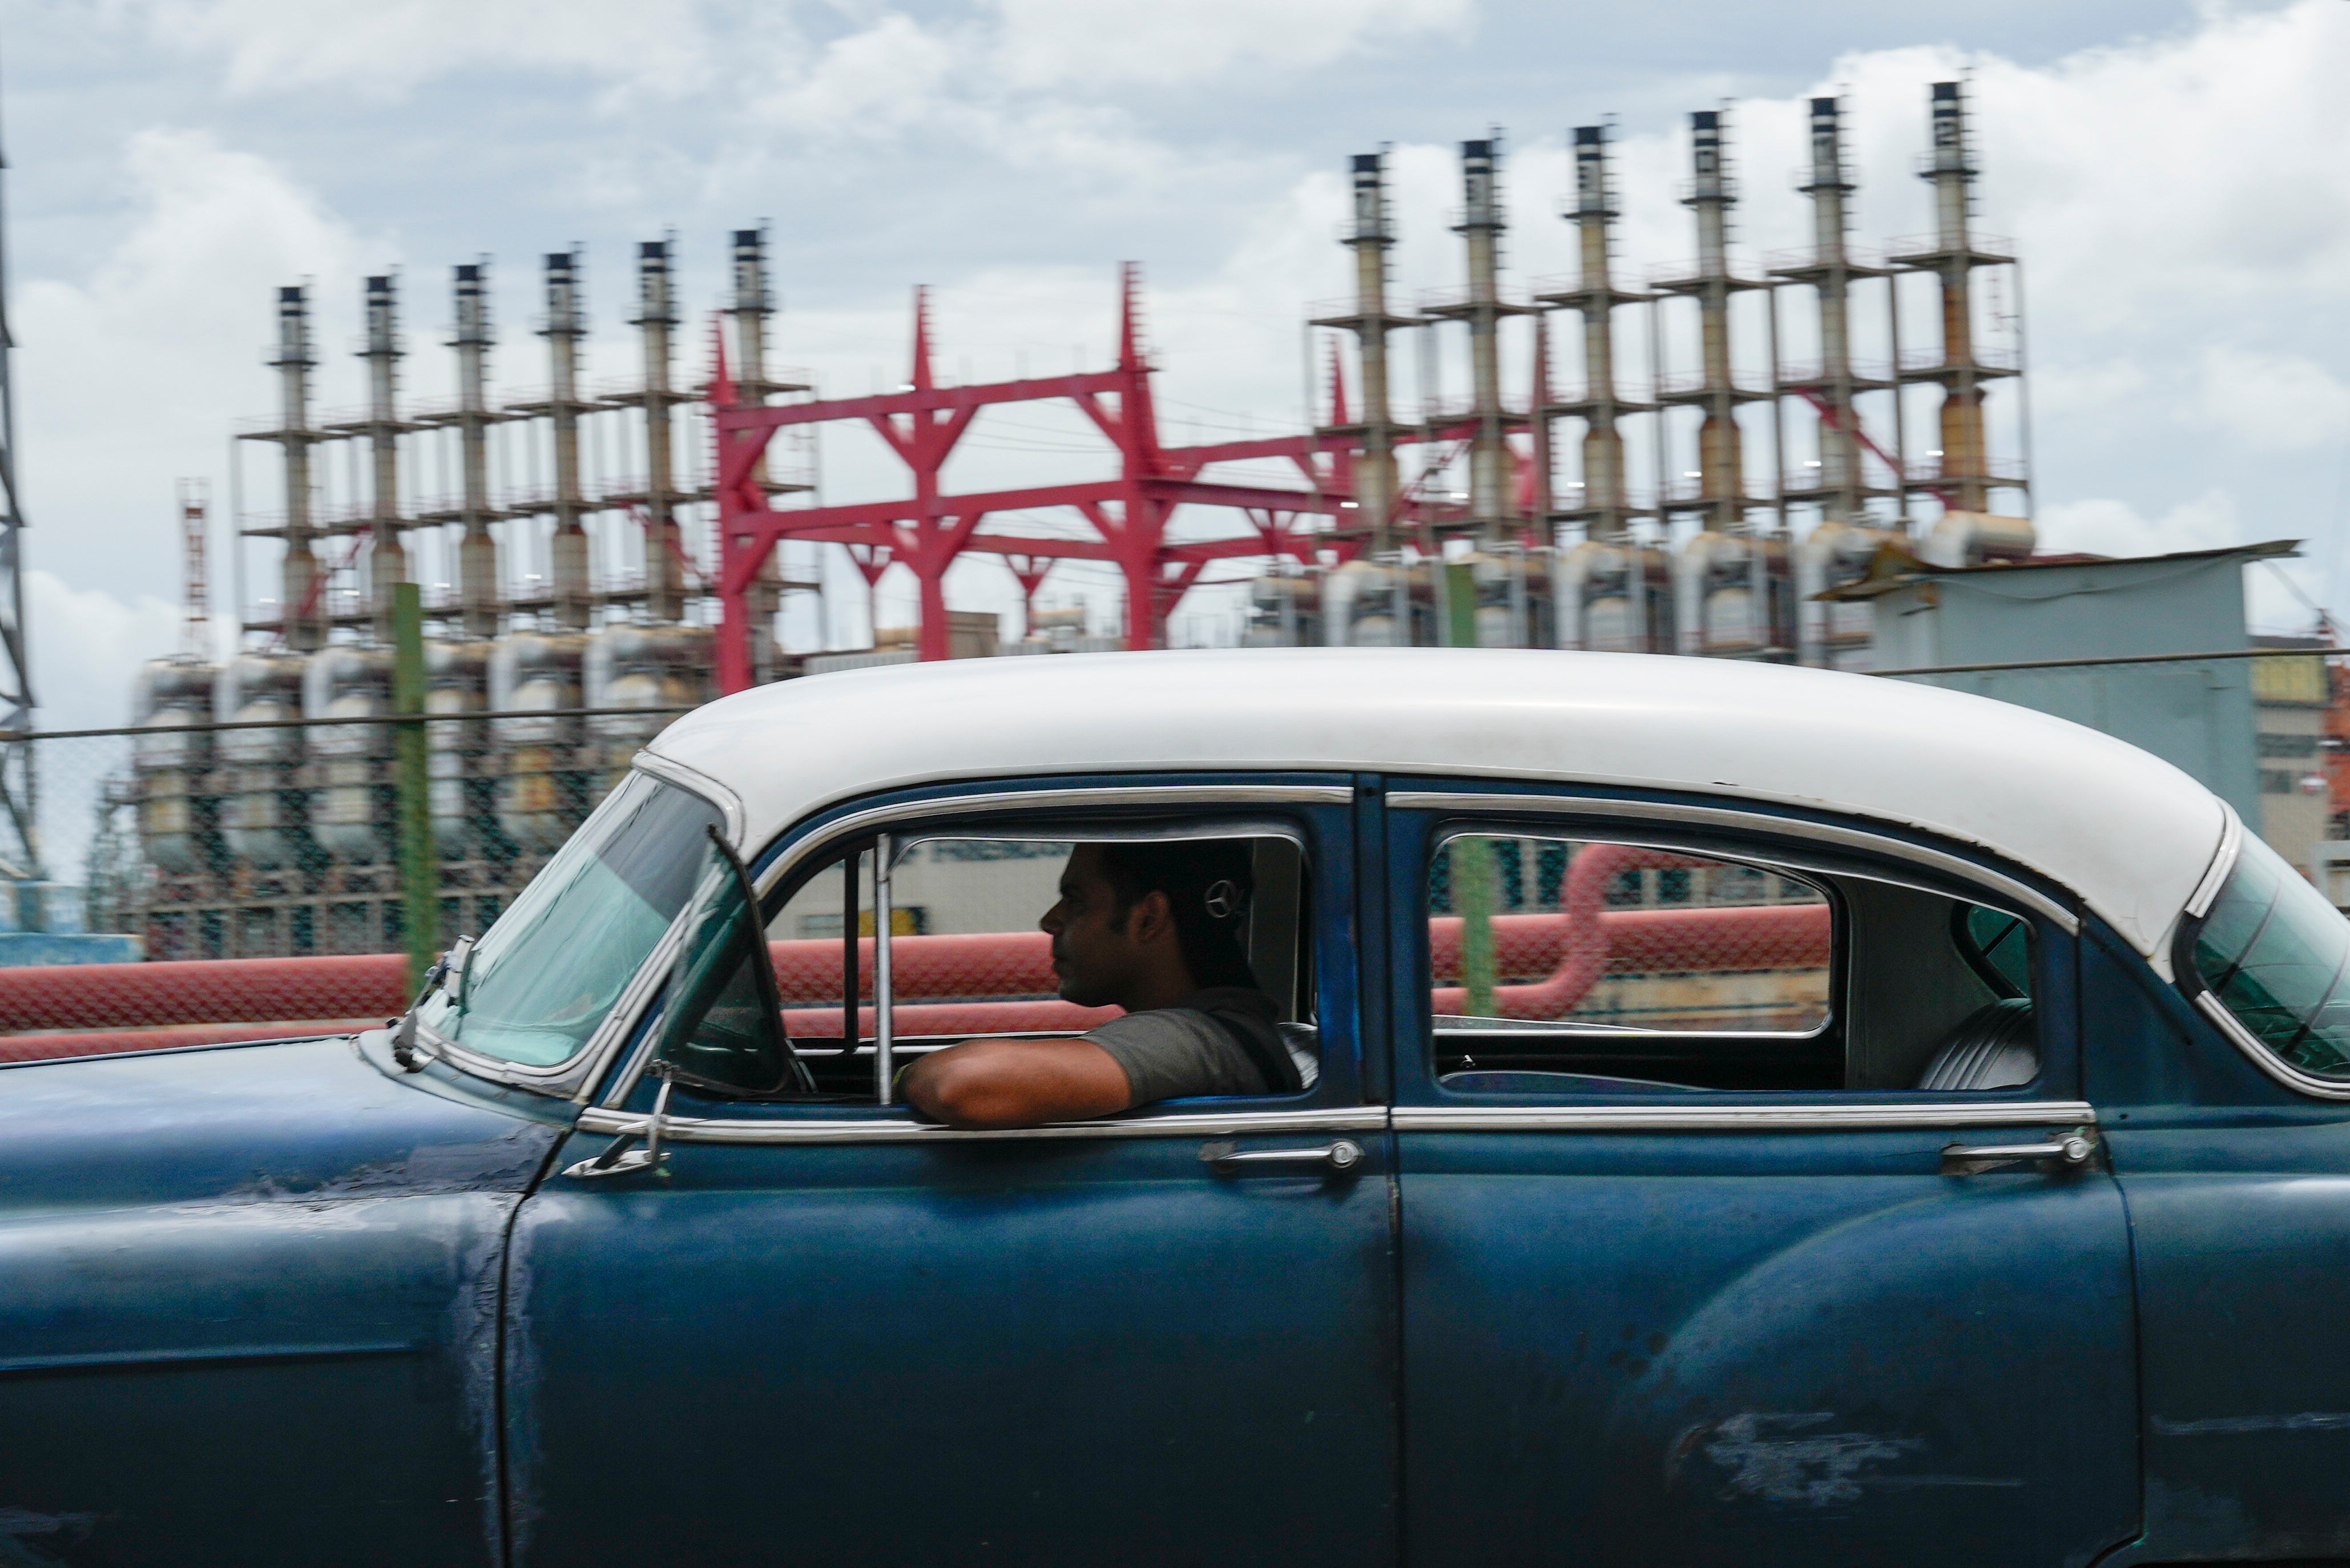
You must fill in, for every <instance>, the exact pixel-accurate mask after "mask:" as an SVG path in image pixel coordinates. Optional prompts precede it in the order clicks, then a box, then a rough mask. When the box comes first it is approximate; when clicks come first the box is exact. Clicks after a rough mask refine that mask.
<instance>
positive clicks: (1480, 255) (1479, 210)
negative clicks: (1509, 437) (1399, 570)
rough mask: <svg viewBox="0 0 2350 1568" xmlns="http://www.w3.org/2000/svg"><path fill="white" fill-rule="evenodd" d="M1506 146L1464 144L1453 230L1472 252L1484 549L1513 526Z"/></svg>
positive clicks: (1475, 455) (1477, 495)
mask: <svg viewBox="0 0 2350 1568" xmlns="http://www.w3.org/2000/svg"><path fill="white" fill-rule="evenodd" d="M1501 176H1502V143H1501V139H1500V137H1499V136H1498V135H1496V136H1494V137H1493V138H1492V139H1491V140H1483V141H1464V142H1462V143H1461V191H1462V195H1463V198H1464V199H1463V202H1462V205H1461V223H1460V225H1459V227H1458V229H1457V230H1456V232H1457V233H1458V234H1461V236H1462V237H1463V238H1464V239H1465V240H1466V241H1467V242H1468V248H1469V309H1468V310H1467V311H1466V312H1465V313H1464V314H1465V315H1466V316H1467V318H1468V322H1469V363H1470V386H1471V394H1472V396H1473V398H1474V400H1475V415H1476V421H1477V433H1476V435H1475V436H1474V437H1473V438H1472V439H1471V442H1470V447H1469V513H1470V516H1471V518H1472V519H1473V520H1474V521H1475V523H1476V524H1477V532H1478V536H1479V540H1480V543H1481V544H1482V545H1488V546H1490V545H1495V544H1498V543H1500V542H1501V537H1502V534H1503V530H1504V529H1505V528H1506V527H1507V526H1508V523H1509V508H1510V467H1509V462H1510V452H1509V444H1508V442H1507V441H1505V440H1504V439H1503V430H1502V355H1501V317H1502V310H1501V242H1502V230H1503V226H1504V223H1503V216H1502V192H1501Z"/></svg>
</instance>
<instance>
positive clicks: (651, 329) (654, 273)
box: [630, 240, 685, 624]
mask: <svg viewBox="0 0 2350 1568" xmlns="http://www.w3.org/2000/svg"><path fill="white" fill-rule="evenodd" d="M669 250H670V242H669V241H667V240H647V241H645V242H644V243H643V244H639V246H638V247H637V314H636V315H635V316H634V317H631V318H630V319H631V323H632V325H634V326H635V327H638V328H639V330H640V331H641V332H642V333H643V336H644V356H645V385H644V404H645V521H646V525H645V610H646V613H647V615H648V616H649V617H650V618H651V619H653V620H655V621H658V622H661V623H664V624H666V623H669V622H672V621H676V620H679V619H681V618H683V617H684V615H685V564H684V541H683V540H682V539H681V537H680V536H679V534H678V526H677V514H676V502H677V494H676V483H675V480H674V478H673V477H672V473H671V464H672V458H673V446H672V437H673V432H672V431H671V426H670V410H671V407H672V406H673V405H674V403H675V401H676V395H675V394H674V393H673V392H671V389H670V361H671V334H672V331H673V329H674V328H675V327H676V326H677V306H676V302H675V300H674V299H673V298H672V296H671V286H670V270H669V265H670V255H669Z"/></svg>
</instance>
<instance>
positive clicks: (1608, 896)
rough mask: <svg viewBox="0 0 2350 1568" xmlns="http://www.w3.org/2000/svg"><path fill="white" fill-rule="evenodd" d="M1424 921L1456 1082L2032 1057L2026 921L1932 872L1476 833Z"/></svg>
mask: <svg viewBox="0 0 2350 1568" xmlns="http://www.w3.org/2000/svg"><path fill="white" fill-rule="evenodd" d="M1586 857H1588V858H1586ZM1578 863H1580V864H1582V865H1583V866H1585V867H1586V868H1589V867H1597V874H1596V877H1581V876H1579V874H1578V873H1577V872H1576V871H1575V867H1576V866H1577V864H1578ZM1472 882H1473V884H1474V885H1473V886H1472V885H1471V884H1472ZM1489 884H1491V886H1489ZM1595 884H1596V886H1597V888H1598V891H1597V893H1596V896H1595V893H1594V887H1595ZM1477 924H1482V926H1483V927H1484V928H1485V929H1488V930H1489V931H1490V932H1491V933H1492V934H1491V935H1490V936H1486V937H1484V938H1482V952H1483V953H1484V954H1485V955H1486V956H1485V957H1484V958H1483V960H1482V962H1483V963H1484V964H1485V965H1486V966H1487V968H1486V973H1485V976H1484V977H1483V980H1482V984H1483V987H1484V989H1483V990H1482V991H1481V990H1480V989H1479V980H1478V978H1477V977H1475V976H1472V975H1471V974H1470V973H1469V972H1468V971H1470V970H1471V968H1472V967H1473V966H1474V964H1475V962H1476V959H1475V958H1474V956H1473V952H1474V950H1479V941H1480V939H1478V938H1476V937H1473V936H1472V935H1471V926H1472V925H1477ZM1429 929H1430V942H1429V949H1428V951H1429V954H1430V976H1431V992H1430V994H1431V1002H1432V1012H1433V1013H1434V1019H1433V1024H1434V1027H1433V1044H1434V1052H1435V1066H1436V1071H1437V1075H1438V1078H1439V1082H1440V1084H1441V1085H1443V1086H1444V1087H1446V1088H1448V1089H1451V1090H1452V1091H1454V1092H1457V1093H1476V1094H1513V1093H1517V1094H1543V1095H1557V1094H1560V1093H1627V1094H1648V1093H1654V1092H1658V1091H1667V1092H1670V1091H1686V1090H1703V1089H1713V1090H1746V1091H1810V1092H1819V1091H1824V1090H1838V1089H1845V1090H1887V1089H1918V1090H1928V1091H1940V1092H1950V1093H1981V1092H1985V1091H1989V1090H1992V1089H2000V1088H2011V1087H2015V1086H2019V1085H2025V1084H2029V1083H2030V1082H2032V1081H2033V1079H2034V1078H2035V1077H2037V1076H2038V1075H2039V1049H2038V1037H2037V1027H2036V1023H2035V1021H2034V1018H2033V1004H2032V992H2033V930H2032V926H2031V922H2030V921H2029V920H2028V919H2024V918H2023V917H2022V916H2020V915H2015V914H2012V913H2010V912H2008V911H2005V910H2001V909H1991V908H1989V907H1987V906H1984V905H1981V904H1976V903H1973V902H1970V901H1969V900H1966V899H1963V898H1955V897H1952V896H1950V895H1948V894H1945V893H1940V892H1936V891H1932V890H1929V889H1926V888H1917V887H1912V886H1908V885H1905V884H1901V883H1896V882H1890V881H1885V880H1880V879H1877V878H1874V877H1862V876H1856V875H1848V874H1837V873H1833V872H1825V871H1817V870H1804V871H1800V872H1795V871H1790V870H1789V869H1787V868H1785V867H1782V866H1778V865H1765V864H1760V863H1741V862H1739V861H1736V860H1733V859H1730V858H1727V857H1713V856H1703V855H1689V854H1679V853H1667V852H1659V851H1654V850H1647V849H1637V850H1636V849H1631V848H1629V847H1628V846H1622V845H1616V844H1597V843H1583V842H1576V841H1568V840H1553V839H1532V838H1528V839H1503V838H1501V837H1499V836H1466V835H1463V836H1454V837H1453V838H1451V840H1449V841H1448V842H1447V844H1446V845H1445V846H1442V847H1441V848H1440V851H1439V853H1438V856H1437V858H1436V862H1435V865H1434V867H1433V868H1432V871H1431V876H1430V919H1429Z"/></svg>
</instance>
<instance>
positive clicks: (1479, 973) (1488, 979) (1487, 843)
mask: <svg viewBox="0 0 2350 1568" xmlns="http://www.w3.org/2000/svg"><path fill="white" fill-rule="evenodd" d="M1452 907H1453V908H1454V909H1458V910H1460V911H1461V985H1462V986H1463V987H1464V988H1466V989H1467V991H1468V992H1469V1001H1468V1008H1469V1015H1470V1016H1471V1017H1472V1018H1491V1017H1492V1016H1493V985H1494V981H1495V980H1496V979H1497V976H1496V974H1495V966H1494V961H1493V841H1492V839H1490V838H1476V837H1469V838H1456V839H1454V840H1453V841H1452Z"/></svg>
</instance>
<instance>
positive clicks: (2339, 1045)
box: [2194, 835, 2350, 1080]
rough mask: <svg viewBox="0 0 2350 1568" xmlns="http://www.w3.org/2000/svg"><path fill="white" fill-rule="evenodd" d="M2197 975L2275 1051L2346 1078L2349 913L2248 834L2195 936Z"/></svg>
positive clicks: (2311, 1069)
mask: <svg viewBox="0 0 2350 1568" xmlns="http://www.w3.org/2000/svg"><path fill="white" fill-rule="evenodd" d="M2194 962H2195V971H2196V974H2197V976H2198V977H2199V979H2200V980H2201V981H2203V983H2204V984H2205V985H2206V986H2208V987H2210V991H2211V993H2212V994H2213V995H2214V996H2216V997H2218V998H2219V1000H2220V1005H2222V1006H2223V1007H2225V1008H2226V1009H2227V1010H2228V1011H2229V1012H2230V1013H2231V1014H2232V1015H2234V1017H2235V1019H2236V1021H2237V1022H2238V1023H2241V1024H2242V1025H2243V1026H2244V1027H2245V1028H2246V1029H2248V1030H2250V1031H2251V1033H2252V1035H2253V1036H2254V1038H2256V1039H2258V1040H2259V1041H2260V1043H2261V1044H2262V1045H2264V1046H2266V1047H2267V1048H2268V1049H2269V1050H2270V1051H2272V1052H2273V1053H2274V1054H2276V1055H2277V1057H2278V1058H2279V1059H2280V1060H2282V1061H2283V1062H2285V1063H2286V1064H2289V1065H2291V1066H2293V1067H2295V1068H2298V1069H2299V1070H2300V1071H2302V1072H2303V1073H2308V1074H2311V1075H2314V1076H2317V1077H2321V1078H2337V1079H2345V1080H2350V990H2345V986H2344V983H2343V981H2344V976H2345V970H2350V920H2345V919H2343V917H2342V913H2341V911H2340V910H2338V909H2334V906H2333V905H2332V904H2330V903H2328V902H2326V900H2325V896H2324V894H2322V893H2320V892H2319V891H2318V890H2317V889H2316V888H2313V887H2311V886H2310V885H2309V883H2308V882H2307V881H2306V880H2304V879H2303V877H2301V875H2300V874H2299V873H2297V872H2296V871H2294V870H2293V867H2291V866H2289V865H2287V864H2286V863H2285V860H2284V857H2282V856H2281V855H2279V854H2278V853H2277V852H2276V851H2275V850H2273V849H2271V848H2270V847H2269V846H2267V845H2265V844H2263V843H2262V842H2261V841H2260V840H2259V839H2257V838H2253V837H2251V836H2249V835H2248V836H2246V837H2245V840H2244V848H2243V853H2242V854H2241V856H2240V857H2238V859H2237V861H2236V868H2235V869H2234V870H2233V871H2231V872H2230V873H2229V874H2228V880H2227V882H2226V883H2225V884H2224V885H2223V886H2222V887H2221V888H2220V897H2219V898H2217V899H2216V900H2215V901H2214V902H2213V903H2212V906H2211V912H2210V914H2209V915H2208V916H2206V917H2205V918H2204V920H2203V925H2202V929H2199V930H2198V931H2197V932H2196V933H2195V943H2194Z"/></svg>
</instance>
